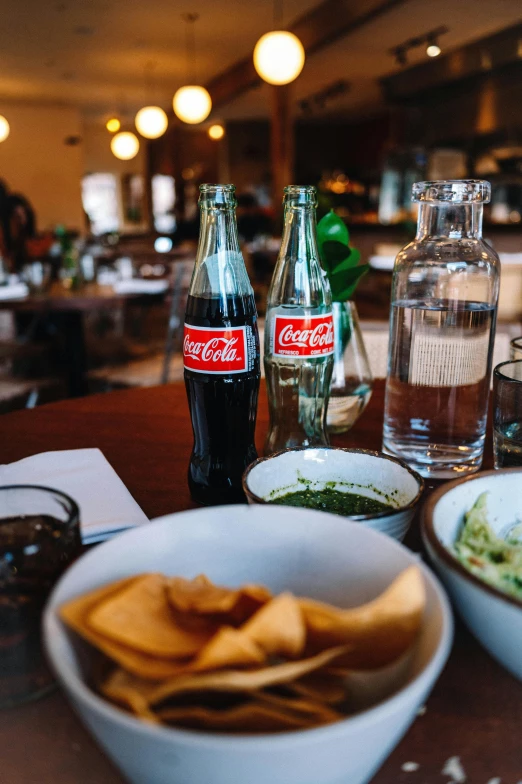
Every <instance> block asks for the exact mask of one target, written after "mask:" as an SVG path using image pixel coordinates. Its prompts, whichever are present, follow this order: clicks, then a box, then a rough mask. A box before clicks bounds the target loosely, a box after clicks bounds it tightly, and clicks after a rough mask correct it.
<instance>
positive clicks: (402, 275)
mask: <svg viewBox="0 0 522 784" xmlns="http://www.w3.org/2000/svg"><path fill="white" fill-rule="evenodd" d="M490 194H491V186H490V184H489V183H488V182H484V181H481V180H456V181H446V180H442V181H439V182H418V183H415V185H414V186H413V196H412V199H413V201H416V202H419V205H420V207H419V217H418V228H417V236H416V238H415V239H414V240H413V242H410V243H409V244H408V245H406V247H405V248H404V249H403V250H402V251H401V252H400V253H399V255H398V256H397V259H396V262H395V268H394V271H393V282H392V295H391V314H390V346H389V355H388V377H387V381H386V401H385V413H384V434H383V448H384V450H385V451H386V452H388V453H390V454H393V455H396V456H397V457H400V458H403V459H404V460H406V462H407V463H409V464H410V465H411V466H412V467H413V468H415V469H416V470H417V471H419V473H421V474H422V475H423V476H431V477H434V478H448V477H457V476H461V475H464V474H466V473H471V472H473V471H477V470H478V469H479V468H480V465H481V463H482V455H483V451H484V437H485V430H486V415H487V407H488V397H489V389H490V375H491V360H492V354H493V342H494V336H495V321H496V311H497V300H498V290H499V275H500V262H499V260H498V256H497V254H496V253H495V252H494V251H493V250H492V248H491V247H490V246H489V245H487V244H486V243H485V242H484V241H483V239H482V211H483V205H484V204H485V203H487V202H489V200H490Z"/></svg>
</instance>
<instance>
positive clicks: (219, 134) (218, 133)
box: [207, 123, 225, 141]
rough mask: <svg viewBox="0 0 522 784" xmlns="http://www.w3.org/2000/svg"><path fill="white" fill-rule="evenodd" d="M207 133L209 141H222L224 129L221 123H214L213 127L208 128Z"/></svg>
mask: <svg viewBox="0 0 522 784" xmlns="http://www.w3.org/2000/svg"><path fill="white" fill-rule="evenodd" d="M207 133H208V135H209V136H210V138H211V139H214V141H218V140H219V139H222V138H223V136H224V135H225V129H224V128H223V126H222V125H221V123H215V124H214V125H211V126H210V128H209V129H208V131H207Z"/></svg>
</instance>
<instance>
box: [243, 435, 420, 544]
mask: <svg viewBox="0 0 522 784" xmlns="http://www.w3.org/2000/svg"><path fill="white" fill-rule="evenodd" d="M423 488H424V483H423V480H422V478H421V477H420V476H419V474H417V473H416V472H415V471H413V470H412V469H411V468H409V467H408V466H407V465H406V463H404V462H403V461H402V460H398V459H397V458H394V457H390V456H389V455H385V454H384V453H382V452H372V451H369V450H366V449H338V448H335V447H320V448H312V447H304V448H296V449H287V450H285V451H283V452H278V453H276V454H274V455H270V456H269V457H265V458H260V459H259V460H256V461H255V462H254V463H252V464H251V465H250V466H249V467H248V468H247V470H246V471H245V473H244V475H243V489H244V491H245V495H246V497H247V499H248V502H249V503H250V504H277V505H279V506H294V507H295V506H298V507H303V508H305V509H316V510H319V511H322V512H329V513H333V514H338V515H341V516H342V517H346V518H348V519H350V520H355V521H358V522H361V523H363V524H364V525H367V526H369V527H370V528H374V529H376V530H378V531H381V532H383V533H386V534H388V535H389V536H393V537H394V538H395V539H399V540H400V539H403V537H404V535H405V534H406V531H407V530H408V527H409V525H410V522H411V519H412V517H413V515H414V514H415V509H416V506H417V504H418V502H419V500H420V497H421V495H422V491H423Z"/></svg>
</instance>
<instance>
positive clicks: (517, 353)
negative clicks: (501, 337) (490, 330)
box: [509, 337, 522, 359]
mask: <svg viewBox="0 0 522 784" xmlns="http://www.w3.org/2000/svg"><path fill="white" fill-rule="evenodd" d="M509 349H510V351H509V356H510V357H511V359H522V337H520V338H513V340H512V341H511V343H510V344H509Z"/></svg>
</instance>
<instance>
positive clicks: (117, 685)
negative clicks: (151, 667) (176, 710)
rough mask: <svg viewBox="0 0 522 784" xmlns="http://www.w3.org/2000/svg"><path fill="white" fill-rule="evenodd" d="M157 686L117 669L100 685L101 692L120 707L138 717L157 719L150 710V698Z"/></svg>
mask: <svg viewBox="0 0 522 784" xmlns="http://www.w3.org/2000/svg"><path fill="white" fill-rule="evenodd" d="M156 687H157V684H154V683H152V681H147V680H144V679H143V678H138V677H136V676H135V675H131V674H130V673H128V672H126V671H125V670H122V669H119V668H116V669H115V670H113V672H112V673H111V674H110V676H109V677H108V678H107V679H106V680H105V681H104V682H103V683H102V684H101V685H100V692H101V694H103V696H104V697H108V698H109V699H110V700H112V701H113V702H116V703H117V704H118V705H120V706H123V707H125V708H127V709H128V710H130V711H131V712H132V713H135V714H136V716H140V717H147V718H148V717H149V716H150V715H152V716H154V719H155V720H156V721H157V717H156V716H155V714H154V713H153V712H152V711H151V710H150V708H149V701H150V696H151V695H152V694H154V690H155V689H156Z"/></svg>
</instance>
